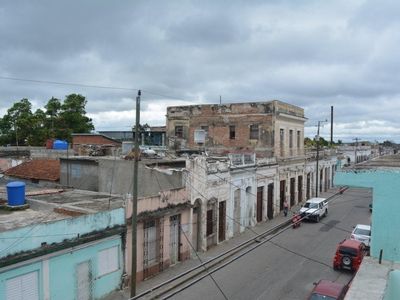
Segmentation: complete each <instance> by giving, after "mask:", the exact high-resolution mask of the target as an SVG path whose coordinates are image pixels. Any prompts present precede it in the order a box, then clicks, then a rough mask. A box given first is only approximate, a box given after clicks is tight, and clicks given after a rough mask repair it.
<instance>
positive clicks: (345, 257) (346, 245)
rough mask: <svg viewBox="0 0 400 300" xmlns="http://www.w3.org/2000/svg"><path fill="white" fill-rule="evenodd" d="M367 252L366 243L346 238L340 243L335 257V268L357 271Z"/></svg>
mask: <svg viewBox="0 0 400 300" xmlns="http://www.w3.org/2000/svg"><path fill="white" fill-rule="evenodd" d="M366 253H367V249H366V246H365V244H364V243H362V242H359V241H356V240H351V239H345V240H343V241H341V242H340V243H339V245H338V246H337V249H336V253H335V256H334V258H333V269H335V270H342V269H345V270H350V271H357V270H358V268H359V267H360V264H361V262H362V260H363V258H364V256H365V255H366Z"/></svg>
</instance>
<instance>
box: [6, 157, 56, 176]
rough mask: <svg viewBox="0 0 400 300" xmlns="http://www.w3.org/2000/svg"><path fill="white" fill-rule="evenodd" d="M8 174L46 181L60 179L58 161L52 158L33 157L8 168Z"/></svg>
mask: <svg viewBox="0 0 400 300" xmlns="http://www.w3.org/2000/svg"><path fill="white" fill-rule="evenodd" d="M4 174H6V175H8V176H13V177H18V178H24V179H38V180H48V181H58V180H60V161H59V160H54V159H35V160H30V161H26V162H23V163H22V164H20V165H18V166H16V167H13V168H10V169H8V170H7V171H6V172H5V173H4Z"/></svg>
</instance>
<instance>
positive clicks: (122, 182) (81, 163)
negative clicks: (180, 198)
mask: <svg viewBox="0 0 400 300" xmlns="http://www.w3.org/2000/svg"><path fill="white" fill-rule="evenodd" d="M60 164H61V171H60V172H61V174H60V183H61V185H63V186H68V187H73V188H78V189H85V190H91V191H98V192H104V193H111V194H120V195H124V194H127V193H132V184H133V161H131V160H125V159H121V158H120V157H87V156H84V157H82V156H73V157H69V158H62V159H60ZM184 167H185V160H184V159H169V160H167V159H143V160H141V161H140V162H139V171H138V173H139V174H140V176H139V178H138V181H139V190H138V195H139V197H147V196H154V195H158V193H159V192H160V191H162V190H169V189H174V188H181V187H183V186H184V182H183V179H182V178H183V177H182V169H183V168H184Z"/></svg>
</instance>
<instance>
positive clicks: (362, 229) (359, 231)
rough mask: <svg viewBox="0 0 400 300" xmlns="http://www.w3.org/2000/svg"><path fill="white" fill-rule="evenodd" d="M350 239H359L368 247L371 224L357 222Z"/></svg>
mask: <svg viewBox="0 0 400 300" xmlns="http://www.w3.org/2000/svg"><path fill="white" fill-rule="evenodd" d="M350 239H352V240H357V241H360V242H362V243H364V244H365V246H367V247H369V243H370V242H371V226H370V225H362V224H357V226H356V227H354V229H353V232H352V233H351V236H350Z"/></svg>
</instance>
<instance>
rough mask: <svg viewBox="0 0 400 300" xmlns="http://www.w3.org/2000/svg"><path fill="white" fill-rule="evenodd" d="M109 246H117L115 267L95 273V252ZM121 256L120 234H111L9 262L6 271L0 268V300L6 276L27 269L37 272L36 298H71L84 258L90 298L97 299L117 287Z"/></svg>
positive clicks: (27, 271)
mask: <svg viewBox="0 0 400 300" xmlns="http://www.w3.org/2000/svg"><path fill="white" fill-rule="evenodd" d="M111 247H117V248H118V262H119V268H118V270H116V271H114V272H110V273H108V274H105V275H102V276H99V269H98V266H99V257H98V253H99V251H101V250H104V249H108V248H111ZM122 258H123V255H122V243H121V237H120V236H114V237H110V238H107V239H103V240H99V241H96V242H93V243H90V244H85V245H82V246H77V247H74V248H70V249H65V250H64V251H59V252H55V253H52V254H51V255H47V256H42V257H39V258H37V259H34V260H32V261H28V262H25V263H24V264H21V263H20V264H18V265H13V266H11V267H9V268H7V269H6V270H4V269H0V299H6V295H5V293H6V282H7V280H8V279H11V278H14V277H16V276H21V275H24V274H27V273H30V272H37V274H38V286H39V299H43V300H50V299H57V300H69V299H75V298H76V297H77V294H76V290H77V277H76V267H77V265H78V264H79V263H81V262H85V261H88V262H89V263H90V266H91V274H92V281H91V289H92V291H91V295H92V296H93V299H99V298H100V297H103V296H105V295H107V294H108V293H110V292H112V291H113V290H116V289H118V288H119V287H120V285H121V276H122V274H123V270H124V265H123V259H122Z"/></svg>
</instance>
